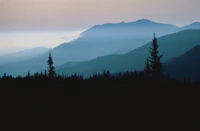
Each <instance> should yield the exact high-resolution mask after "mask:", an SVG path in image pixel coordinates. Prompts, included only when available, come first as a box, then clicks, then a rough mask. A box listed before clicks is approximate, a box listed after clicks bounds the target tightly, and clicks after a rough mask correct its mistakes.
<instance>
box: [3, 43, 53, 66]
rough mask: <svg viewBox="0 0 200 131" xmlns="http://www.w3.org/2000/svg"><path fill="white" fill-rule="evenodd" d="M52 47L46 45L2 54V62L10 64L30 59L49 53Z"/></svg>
mask: <svg viewBox="0 0 200 131" xmlns="http://www.w3.org/2000/svg"><path fill="white" fill-rule="evenodd" d="M49 50H50V49H48V48H45V47H35V48H31V49H27V50H23V51H18V52H14V53H9V54H7V55H2V56H0V64H9V63H15V62H19V61H24V60H29V59H32V58H35V57H39V56H41V55H43V54H45V53H47V52H48V51H49Z"/></svg>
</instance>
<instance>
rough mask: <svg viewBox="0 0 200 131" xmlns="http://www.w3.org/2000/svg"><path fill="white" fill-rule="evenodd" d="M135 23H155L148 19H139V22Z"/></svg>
mask: <svg viewBox="0 0 200 131" xmlns="http://www.w3.org/2000/svg"><path fill="white" fill-rule="evenodd" d="M135 23H155V22H153V21H151V20H148V19H140V20H137V21H135Z"/></svg>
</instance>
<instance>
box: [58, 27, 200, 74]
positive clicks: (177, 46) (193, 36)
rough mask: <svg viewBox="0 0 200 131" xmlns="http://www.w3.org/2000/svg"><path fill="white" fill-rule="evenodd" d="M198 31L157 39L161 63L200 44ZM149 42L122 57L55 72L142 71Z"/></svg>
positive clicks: (96, 60)
mask: <svg viewBox="0 0 200 131" xmlns="http://www.w3.org/2000/svg"><path fill="white" fill-rule="evenodd" d="M199 36H200V30H185V31H180V32H177V33H173V34H169V35H166V36H162V37H159V38H158V44H159V51H160V54H163V58H162V61H163V62H165V61H167V60H169V59H171V58H173V57H177V56H179V55H182V54H184V53H185V52H186V51H188V50H189V49H191V48H193V47H194V46H196V45H199V44H200V37H199ZM150 47H151V42H149V43H147V44H145V45H144V46H141V47H139V48H137V49H135V50H133V51H131V52H129V53H126V54H124V55H108V56H103V57H99V58H97V59H93V60H91V61H88V62H85V63H82V64H78V65H75V66H73V67H68V68H62V69H59V70H57V72H58V73H62V72H63V73H64V74H73V73H75V72H76V73H78V74H83V75H84V76H86V77H87V76H89V75H91V74H94V73H96V72H102V71H103V70H104V69H107V70H110V72H111V73H115V72H121V71H130V70H135V69H136V70H143V69H144V63H145V60H146V58H147V56H149V55H150V52H149V48H150Z"/></svg>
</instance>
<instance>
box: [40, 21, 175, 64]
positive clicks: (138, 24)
mask: <svg viewBox="0 0 200 131" xmlns="http://www.w3.org/2000/svg"><path fill="white" fill-rule="evenodd" d="M177 31H179V27H176V26H173V25H169V24H161V23H156V22H153V21H149V20H145V19H144V20H139V21H135V22H129V23H116V24H103V25H96V26H93V27H92V28H90V29H88V30H86V31H84V32H83V33H81V35H80V37H79V38H77V39H76V40H74V41H71V42H69V43H64V44H61V45H60V46H58V47H56V48H55V49H53V50H52V54H53V56H54V58H56V59H55V61H54V62H55V64H56V66H59V65H61V64H64V63H65V62H71V61H85V60H92V59H94V58H97V57H100V56H105V55H109V54H113V53H115V52H116V51H118V50H120V49H123V48H131V49H136V48H138V47H140V46H142V45H144V44H145V43H147V42H149V41H150V40H151V38H152V34H153V32H156V33H157V35H158V36H163V35H166V34H170V33H174V32H177ZM80 54H81V55H80ZM43 58H44V59H46V56H44V57H43Z"/></svg>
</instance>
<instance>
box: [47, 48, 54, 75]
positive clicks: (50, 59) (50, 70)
mask: <svg viewBox="0 0 200 131" xmlns="http://www.w3.org/2000/svg"><path fill="white" fill-rule="evenodd" d="M47 64H48V66H49V67H48V68H49V69H48V76H49V78H50V79H52V78H54V77H55V76H56V72H55V67H54V66H53V58H52V56H51V52H49V58H48V61H47Z"/></svg>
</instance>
